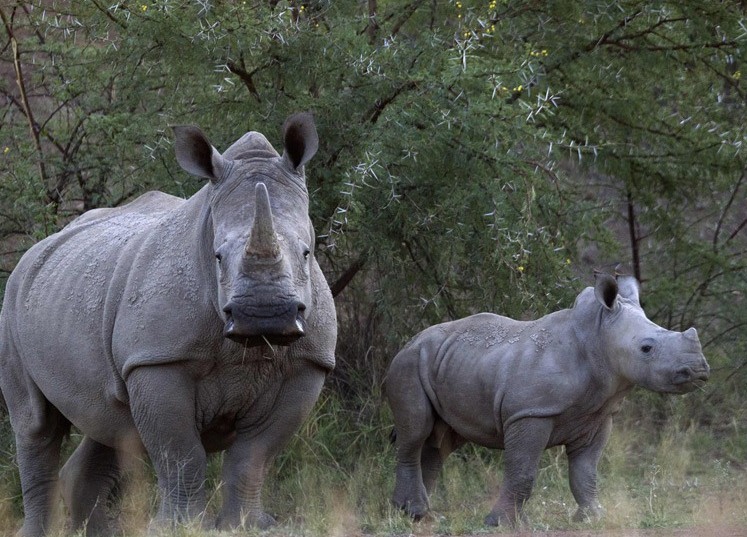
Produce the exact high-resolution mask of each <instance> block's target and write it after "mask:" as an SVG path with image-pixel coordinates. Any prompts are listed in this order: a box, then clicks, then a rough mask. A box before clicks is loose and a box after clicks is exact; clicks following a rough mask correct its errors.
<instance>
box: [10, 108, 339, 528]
mask: <svg viewBox="0 0 747 537" xmlns="http://www.w3.org/2000/svg"><path fill="white" fill-rule="evenodd" d="M175 135H176V144H175V147H176V157H177V160H178V162H179V164H180V165H181V166H182V168H184V169H185V170H186V171H187V172H189V173H191V174H194V175H197V176H200V177H203V178H206V179H209V182H208V183H207V184H206V185H205V186H204V187H203V188H202V189H201V190H200V191H199V192H197V194H195V195H194V196H192V197H191V198H190V199H188V200H186V201H185V200H182V199H179V198H175V197H173V196H169V195H166V194H163V193H160V192H151V193H148V194H144V195H143V196H141V197H139V198H137V199H136V200H135V201H133V202H132V203H129V204H128V205H125V206H122V207H119V208H114V209H97V210H94V211H90V212H88V213H85V214H83V215H82V216H81V217H79V218H78V219H77V220H75V221H73V222H72V223H70V224H69V225H68V226H67V227H65V228H64V229H62V230H61V231H60V232H59V233H56V234H54V235H52V236H50V237H48V238H46V239H45V240H43V241H41V242H40V243H38V244H36V245H35V246H34V247H32V248H31V249H30V250H29V251H28V252H27V253H26V254H25V255H24V256H23V258H22V259H21V261H20V262H19V263H18V266H17V267H16V269H15V270H14V272H13V274H12V275H11V276H10V278H9V280H8V283H7V288H6V292H5V299H4V304H3V309H2V314H1V315H0V388H1V389H2V393H3V395H4V396H5V399H6V401H7V406H8V410H9V413H10V419H11V424H12V426H13V430H14V431H15V439H16V449H17V459H18V466H19V469H20V474H21V486H22V490H23V505H24V510H25V521H24V524H23V527H22V529H21V534H22V535H24V536H26V537H31V536H37V535H43V534H44V533H45V532H47V531H48V529H49V522H50V510H51V504H52V503H53V502H54V500H55V489H56V484H57V481H58V478H57V476H58V463H59V458H60V443H61V441H62V439H63V436H64V435H65V434H66V433H67V432H68V430H69V428H70V424H73V425H75V427H77V428H78V429H79V430H80V431H81V432H82V433H83V434H84V435H85V437H84V439H83V441H82V442H81V444H80V446H79V447H78V448H77V449H76V450H75V452H74V453H73V454H72V456H71V457H70V459H69V460H68V461H67V463H66V464H65V466H64V468H63V469H62V471H61V472H60V480H61V482H62V483H61V485H62V487H61V488H62V494H63V497H64V498H65V500H66V503H67V504H68V507H69V509H70V512H71V515H72V519H73V525H74V526H75V527H76V528H77V527H81V526H84V525H87V531H88V534H89V535H91V534H102V535H106V534H108V532H109V528H108V520H107V513H106V511H105V505H106V499H107V496H108V495H109V494H110V493H111V492H112V490H113V489H114V488H115V486H116V484H117V482H118V480H119V478H120V471H121V468H120V466H121V465H120V458H119V457H118V455H119V453H118V452H120V450H122V449H125V447H126V446H132V445H134V446H136V447H140V448H142V447H144V448H145V450H147V453H148V455H149V456H150V459H151V460H152V462H153V464H154V466H155V469H156V473H157V476H158V487H159V491H160V494H161V504H160V509H159V512H158V516H157V519H156V520H157V521H158V522H161V523H167V524H169V523H171V522H180V521H184V520H186V519H190V518H191V517H194V516H196V515H199V514H200V513H202V511H203V510H204V508H205V493H204V487H203V482H204V479H205V460H206V452H210V451H218V450H226V454H225V459H224V463H223V483H224V485H223V489H222V490H223V497H224V501H223V505H222V508H221V510H220V512H219V515H218V518H217V525H218V527H220V528H226V527H235V526H239V525H241V524H244V523H248V524H256V525H259V526H266V525H268V524H271V523H272V522H273V520H272V517H270V516H269V515H267V514H266V513H264V512H263V510H262V507H261V503H260V491H261V486H262V481H263V478H264V474H265V469H266V467H267V465H268V462H269V461H271V460H272V457H273V456H274V455H275V454H276V453H277V452H278V450H279V449H280V448H281V447H282V446H283V445H284V444H285V443H286V442H287V441H288V440H289V439H290V438H291V436H292V435H293V433H294V432H295V431H296V430H297V428H298V427H299V425H300V424H301V422H302V421H303V420H304V419H305V417H306V416H307V415H308V414H309V412H310V409H311V408H312V406H313V405H314V403H315V401H316V400H317V397H318V395H319V392H320V390H321V388H322V384H323V382H324V379H325V376H326V374H327V373H328V372H329V371H330V370H331V369H332V368H333V367H334V363H335V359H334V348H335V341H336V318H335V310H334V305H333V302H332V296H331V294H330V291H329V287H328V286H327V283H326V281H325V279H324V276H323V275H322V273H321V271H320V269H319V265H318V264H317V262H316V260H315V258H314V255H313V249H314V232H313V229H312V226H311V222H310V220H309V216H308V207H309V198H308V192H307V189H306V185H305V179H304V165H305V164H306V163H307V162H308V160H309V159H310V158H311V157H312V156H313V155H314V153H315V152H316V150H317V146H318V139H317V134H316V129H315V126H314V122H313V120H312V118H311V116H310V115H308V114H298V115H295V116H292V117H290V118H288V120H287V121H286V123H285V126H284V133H283V137H284V145H285V151H284V154H283V155H282V156H280V155H279V154H278V153H277V152H276V151H275V150H274V149H273V147H272V146H271V145H270V144H269V143H268V141H267V140H266V139H265V137H264V136H262V135H261V134H259V133H257V132H250V133H247V134H246V135H244V136H243V137H242V138H241V139H240V140H238V141H237V142H236V143H234V144H233V145H232V146H231V147H230V148H229V149H228V150H227V151H226V152H225V153H223V154H222V155H221V154H220V153H219V152H218V151H217V150H216V149H215V148H214V147H213V146H212V145H211V144H210V142H209V141H208V140H207V138H206V137H205V136H204V135H203V134H202V132H201V131H200V130H199V129H198V128H196V127H175ZM276 345H278V346H276ZM158 522H157V523H158Z"/></svg>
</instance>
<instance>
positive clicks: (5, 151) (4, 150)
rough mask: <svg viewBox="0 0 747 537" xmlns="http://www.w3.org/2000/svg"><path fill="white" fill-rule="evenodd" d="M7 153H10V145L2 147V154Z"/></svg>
mask: <svg viewBox="0 0 747 537" xmlns="http://www.w3.org/2000/svg"><path fill="white" fill-rule="evenodd" d="M8 153H10V147H8V146H7V145H6V146H5V148H4V149H3V154H4V155H7V154H8Z"/></svg>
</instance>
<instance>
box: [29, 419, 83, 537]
mask: <svg viewBox="0 0 747 537" xmlns="http://www.w3.org/2000/svg"><path fill="white" fill-rule="evenodd" d="M41 421H42V422H43V424H42V425H39V424H37V425H38V426H37V427H34V430H33V431H22V432H17V433H16V459H17V461H18V470H19V473H20V476H21V490H22V493H23V511H24V522H23V526H22V527H21V530H20V532H19V535H20V536H22V537H40V536H43V535H46V534H47V533H49V532H50V530H51V527H52V525H53V523H54V518H55V517H54V514H55V504H56V503H57V502H56V500H57V499H58V497H59V496H58V494H59V487H58V478H57V474H58V471H59V462H60V448H61V446H62V440H63V438H64V437H65V436H66V435H67V433H68V431H69V430H70V423H69V422H68V421H67V420H66V419H65V418H64V417H63V416H62V414H60V413H59V411H57V409H56V408H54V407H52V406H51V405H49V404H47V405H46V408H45V410H44V411H43V417H41Z"/></svg>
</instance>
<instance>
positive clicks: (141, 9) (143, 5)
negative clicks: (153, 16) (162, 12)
mask: <svg viewBox="0 0 747 537" xmlns="http://www.w3.org/2000/svg"><path fill="white" fill-rule="evenodd" d="M140 11H142V12H143V13H145V12H146V11H148V6H147V5H145V4H141V5H140Z"/></svg>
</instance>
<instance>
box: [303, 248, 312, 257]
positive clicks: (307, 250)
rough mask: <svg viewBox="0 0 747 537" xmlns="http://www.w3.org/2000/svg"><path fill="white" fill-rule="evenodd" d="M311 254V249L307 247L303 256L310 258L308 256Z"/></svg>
mask: <svg viewBox="0 0 747 537" xmlns="http://www.w3.org/2000/svg"><path fill="white" fill-rule="evenodd" d="M309 255H311V250H309V249H308V248H306V249H305V250H304V251H303V258H304V259H308V258H309Z"/></svg>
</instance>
